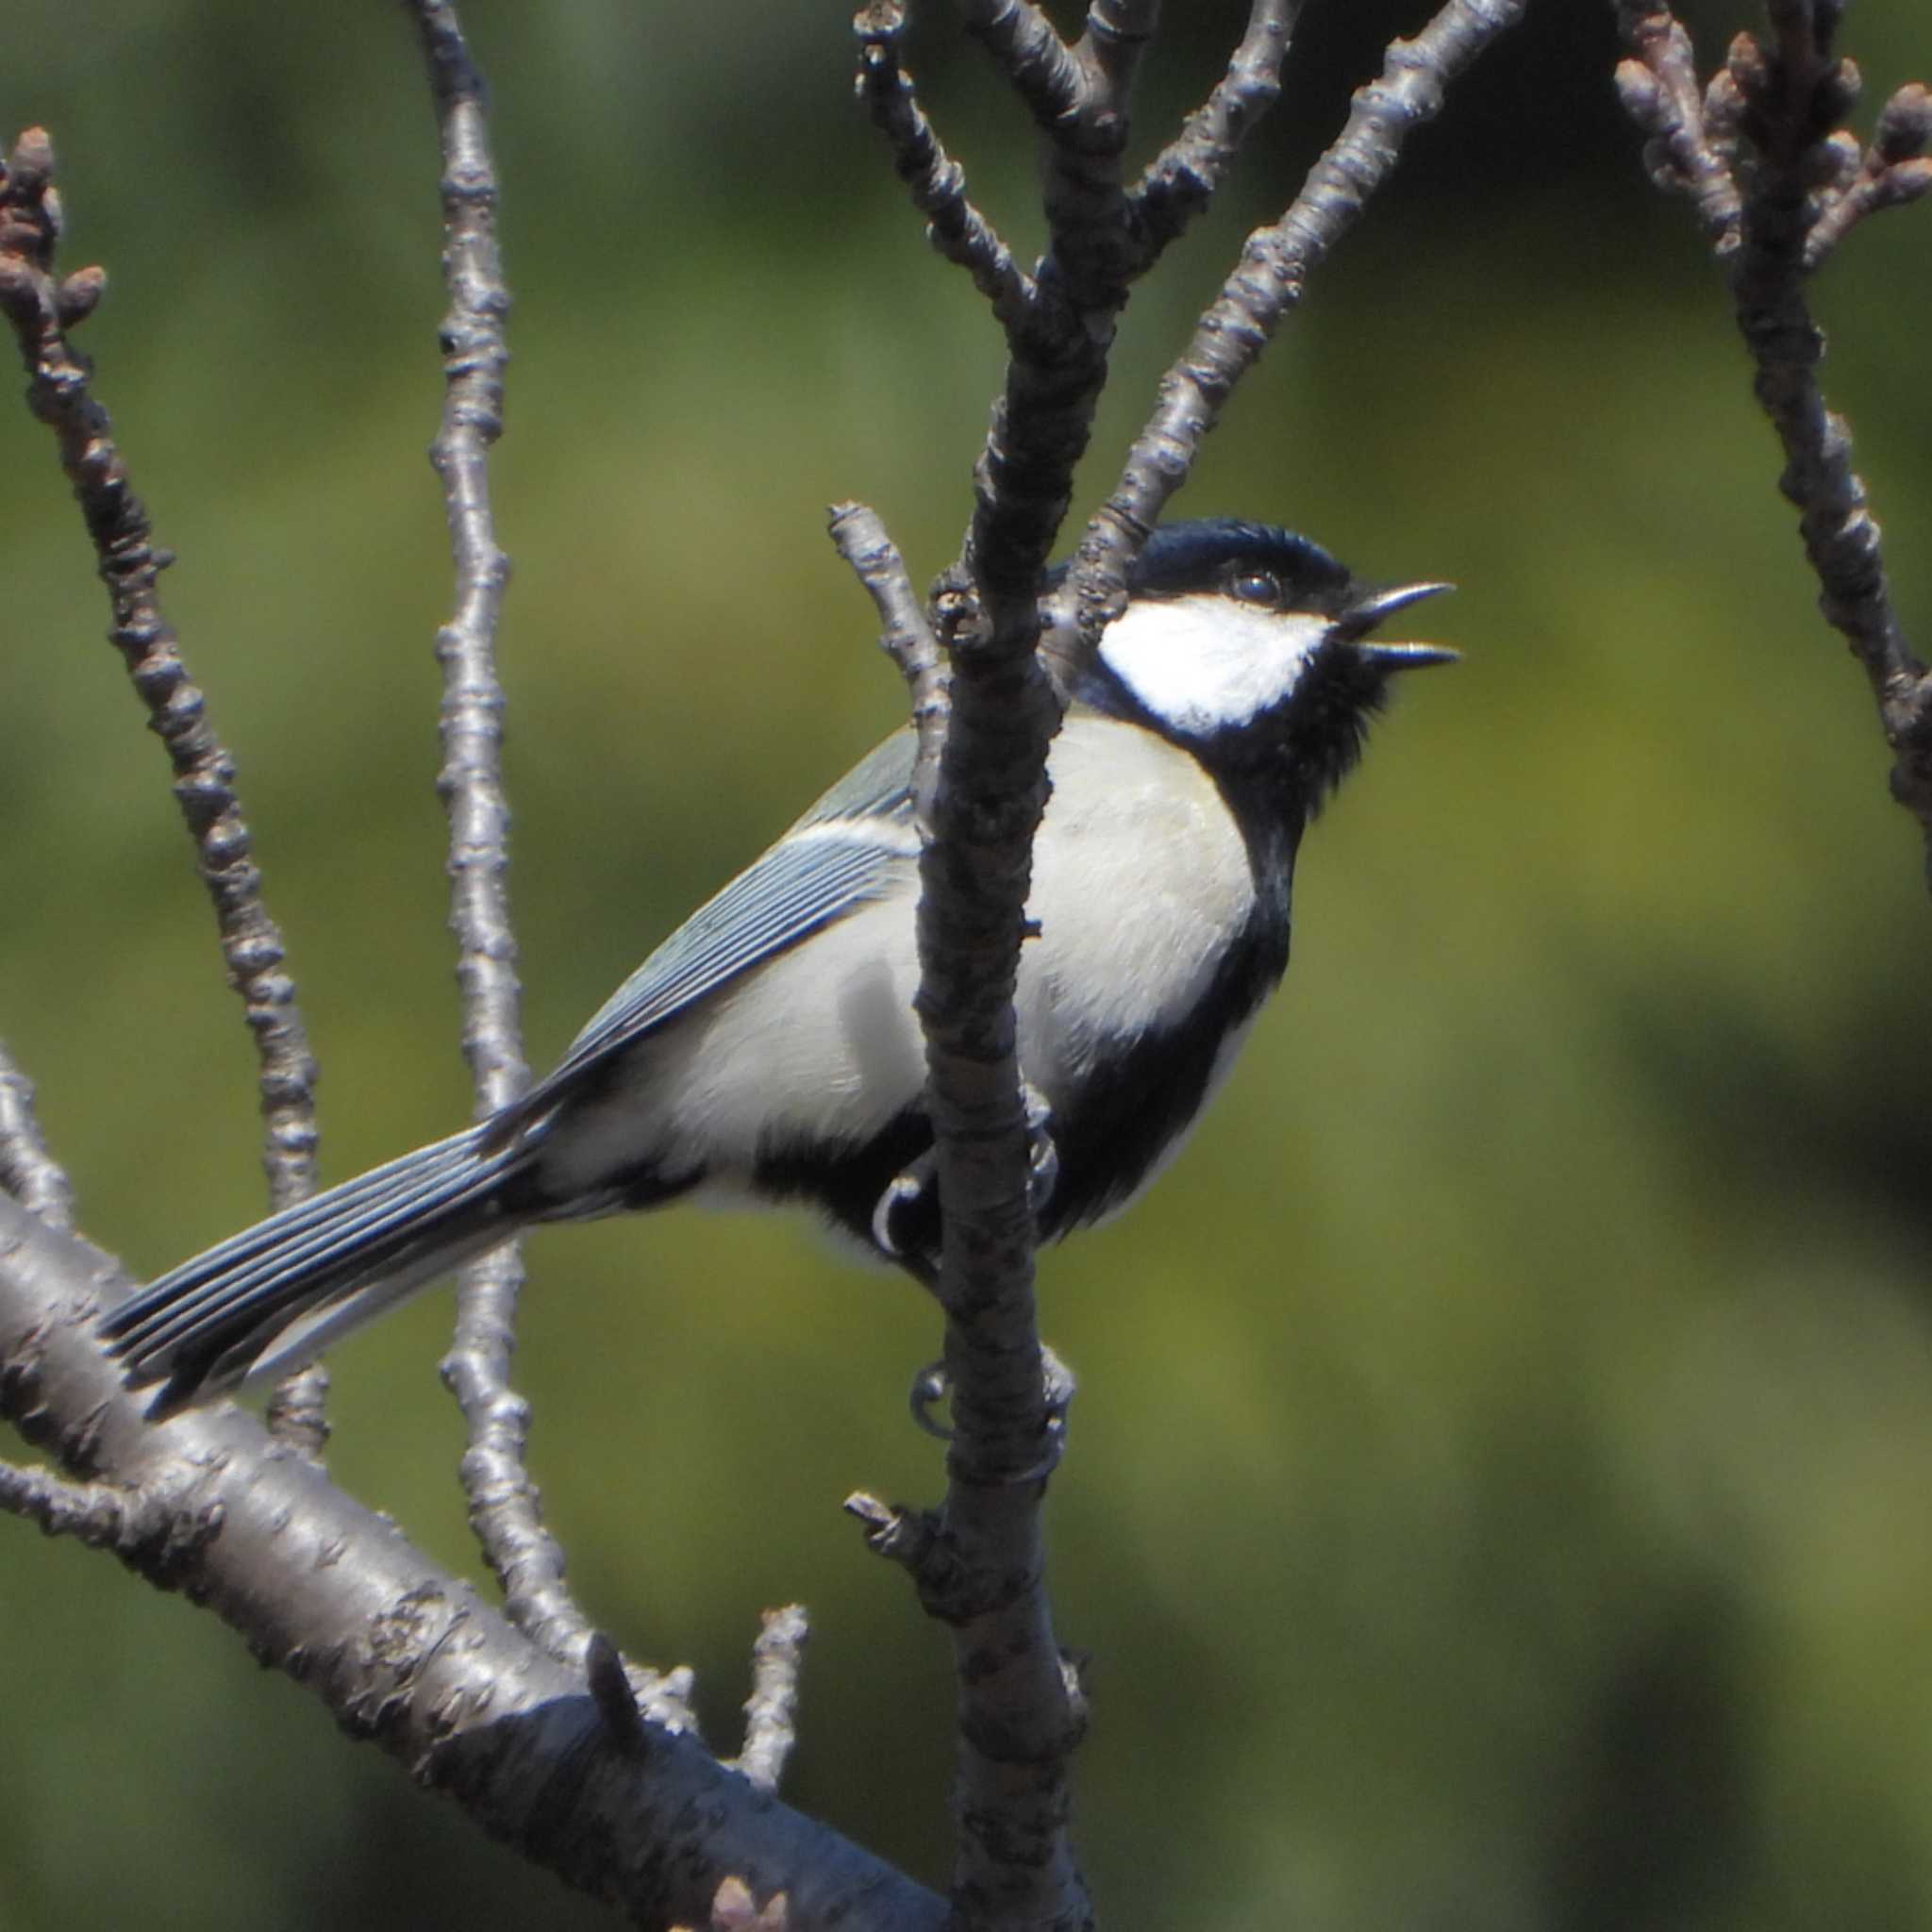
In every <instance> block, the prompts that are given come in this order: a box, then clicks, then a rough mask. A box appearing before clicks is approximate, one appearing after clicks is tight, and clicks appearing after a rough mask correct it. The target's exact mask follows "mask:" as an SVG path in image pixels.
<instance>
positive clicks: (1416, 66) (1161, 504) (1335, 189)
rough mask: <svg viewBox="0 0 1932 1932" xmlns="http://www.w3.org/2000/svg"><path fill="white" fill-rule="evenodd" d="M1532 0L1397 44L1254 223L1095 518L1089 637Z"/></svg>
mask: <svg viewBox="0 0 1932 1932" xmlns="http://www.w3.org/2000/svg"><path fill="white" fill-rule="evenodd" d="M1525 5H1526V0H1448V4H1447V5H1445V6H1444V7H1442V8H1441V9H1440V10H1439V11H1438V12H1437V14H1436V16H1435V17H1434V19H1432V20H1431V21H1430V22H1429V24H1428V25H1426V26H1425V27H1424V29H1423V31H1422V32H1421V33H1420V34H1418V35H1417V36H1416V37H1415V39H1414V40H1412V41H1400V40H1398V41H1395V42H1391V45H1390V48H1389V53H1388V57H1387V58H1386V60H1385V61H1384V63H1383V68H1382V73H1381V75H1380V76H1379V78H1377V79H1375V80H1374V81H1372V82H1371V83H1370V84H1369V85H1368V86H1367V87H1364V88H1362V89H1361V90H1360V91H1359V92H1357V94H1356V96H1355V98H1354V101H1353V102H1352V103H1351V106H1350V109H1349V116H1348V123H1347V125H1346V126H1345V127H1344V128H1343V129H1342V132H1341V137H1340V139H1339V140H1337V141H1336V142H1335V143H1334V145H1333V146H1331V147H1330V148H1329V149H1328V151H1327V152H1326V153H1325V154H1324V155H1323V157H1322V158H1321V159H1320V160H1318V161H1317V162H1316V163H1315V165H1314V167H1313V168H1311V169H1310V170H1309V172H1308V177H1307V181H1306V182H1305V183H1304V184H1303V187H1302V191H1301V192H1300V193H1299V194H1298V195H1297V196H1296V197H1295V199H1294V202H1293V204H1292V206H1291V207H1290V208H1289V209H1288V211H1287V213H1286V214H1284V215H1283V216H1282V218H1281V219H1280V220H1279V221H1278V222H1276V223H1274V225H1272V226H1270V227H1265V228H1257V229H1256V230H1255V232H1254V233H1253V234H1252V235H1250V236H1249V237H1248V240H1247V242H1246V245H1245V246H1244V247H1243V248H1242V250H1241V261H1240V263H1239V265H1238V266H1237V267H1236V269H1235V271H1234V273H1233V274H1232V275H1230V276H1229V277H1228V278H1227V281H1226V282H1225V283H1224V286H1223V288H1222V291H1221V294H1220V295H1219V297H1218V298H1217V299H1216V300H1215V302H1214V303H1213V305H1212V306H1211V307H1210V308H1208V312H1207V313H1206V314H1205V315H1204V316H1203V317H1202V318H1201V325H1200V326H1199V327H1198V328H1197V329H1196V330H1195V332H1194V338H1193V340H1192V341H1191V342H1190V343H1189V345H1188V348H1187V350H1186V352H1185V353H1184V354H1183V355H1182V357H1181V358H1180V359H1179V360H1178V361H1177V362H1176V363H1174V366H1173V367H1172V368H1171V369H1170V370H1169V371H1168V372H1167V374H1166V375H1164V376H1163V377H1162V378H1161V382H1160V400H1159V403H1158V406H1157V408H1156V409H1155V412H1154V414H1153V416H1152V417H1151V418H1150V420H1149V422H1148V424H1147V426H1146V428H1145V429H1143V430H1142V431H1141V435H1140V436H1139V437H1138V438H1137V439H1136V441H1135V442H1134V445H1133V448H1132V449H1131V450H1130V451H1129V452H1128V454H1127V460H1126V465H1125V467H1124V470H1123V472H1122V475H1121V480H1120V483H1119V485H1118V486H1117V487H1116V489H1115V490H1114V492H1113V494H1112V495H1111V496H1110V497H1108V501H1107V503H1106V504H1105V505H1104V506H1103V507H1102V508H1101V509H1100V510H1099V512H1098V513H1097V514H1096V515H1095V517H1094V519H1093V521H1092V522H1091V524H1090V525H1088V527H1087V531H1086V533H1085V535H1084V536H1083V537H1082V538H1081V541H1080V547H1079V552H1078V558H1077V561H1076V565H1075V582H1076V587H1077V595H1078V603H1079V613H1080V627H1081V630H1082V633H1083V634H1084V636H1085V637H1086V638H1087V639H1088V640H1089V641H1090V643H1091V639H1092V638H1093V637H1094V636H1096V635H1097V634H1098V632H1099V630H1100V629H1101V628H1102V627H1103V626H1104V625H1106V624H1107V623H1108V621H1109V620H1110V618H1111V617H1112V616H1114V615H1115V614H1117V612H1118V611H1119V609H1120V608H1121V606H1122V604H1123V602H1124V599H1125V594H1126V591H1125V585H1126V573H1127V567H1128V564H1129V563H1130V561H1131V559H1132V558H1134V557H1135V556H1136V555H1137V554H1138V553H1139V550H1140V547H1141V544H1142V543H1144V542H1145V541H1146V539H1147V533H1148V531H1149V530H1151V529H1152V528H1153V527H1154V525H1156V524H1157V523H1158V521H1159V519H1160V513H1161V511H1162V509H1163V508H1165V507H1166V505H1167V502H1168V499H1169V498H1170V497H1172V496H1173V494H1174V491H1176V490H1178V489H1179V488H1180V486H1181V484H1182V483H1183V482H1184V481H1185V480H1186V478H1187V475H1188V473H1189V471H1190V470H1191V468H1192V466H1193V461H1194V458H1195V456H1196V454H1197V453H1198V452H1199V450H1200V447H1201V443H1202V441H1203V440H1204V439H1205V438H1206V436H1207V435H1208V431H1209V430H1210V429H1212V428H1213V426H1214V425H1215V424H1216V423H1217V422H1218V421H1219V420H1220V416H1221V410H1222V408H1223V406H1224V404H1225V403H1226V401H1227V398H1228V396H1229V394H1230V393H1231V392H1232V391H1233V390H1234V386H1235V384H1236V383H1238V382H1239V381H1240V380H1241V377H1242V376H1243V375H1246V373H1247V372H1248V370H1249V369H1250V368H1252V367H1253V365H1254V364H1255V362H1256V361H1257V359H1258V358H1259V357H1260V354H1261V352H1262V350H1263V349H1265V348H1266V347H1267V345H1268V341H1269V339H1270V338H1271V337H1272V336H1273V335H1274V331H1275V329H1276V328H1278V327H1279V326H1280V325H1281V321H1282V318H1283V317H1284V316H1286V315H1287V314H1288V312H1289V310H1290V309H1291V308H1294V307H1295V306H1296V305H1297V304H1298V303H1299V302H1300V301H1301V298H1302V294H1303V291H1304V290H1305V289H1306V287H1307V278H1308V276H1309V275H1310V274H1312V273H1313V271H1314V270H1315V269H1316V268H1317V267H1319V266H1320V264H1321V263H1322V262H1323V261H1324V259H1325V258H1327V256H1328V255H1329V253H1330V252H1331V251H1332V250H1333V249H1334V247H1335V245H1336V244H1337V242H1340V241H1341V238H1342V237H1343V236H1344V235H1346V234H1347V233H1348V231H1349V230H1350V229H1351V228H1352V227H1354V225H1355V224H1356V222H1357V220H1358V219H1359V218H1360V216H1361V213H1362V210H1363V208H1365V207H1366V206H1367V204H1368V201H1369V198H1370V197H1371V196H1372V195H1373V194H1374V192H1375V191H1376V190H1377V189H1378V188H1380V187H1381V186H1382V184H1383V183H1384V182H1385V181H1387V180H1388V178H1389V176H1390V175H1391V174H1392V173H1393V172H1394V169H1395V165H1396V162H1397V160H1398V159H1399V158H1400V156H1401V153H1402V149H1403V145H1404V143H1405V142H1407V139H1408V137H1409V136H1410V135H1411V134H1413V133H1414V132H1415V131H1416V129H1417V128H1419V127H1423V126H1425V125H1427V124H1428V123H1429V122H1431V121H1433V120H1434V119H1435V118H1436V116H1437V115H1438V114H1439V113H1440V112H1441V108H1442V101H1443V96H1444V92H1445V91H1446V90H1447V88H1448V86H1449V84H1450V83H1451V82H1452V81H1453V80H1454V79H1455V78H1456V77H1457V75H1459V74H1461V73H1463V72H1464V71H1465V70H1466V69H1467V68H1468V67H1469V66H1470V65H1471V63H1472V62H1474V59H1475V58H1476V57H1477V56H1478V55H1479V54H1481V53H1482V52H1483V51H1484V49H1485V48H1487V47H1488V46H1490V45H1491V42H1494V41H1495V40H1496V39H1497V38H1498V36H1500V35H1501V34H1503V33H1505V32H1507V30H1508V29H1509V28H1510V27H1512V26H1514V25H1516V23H1517V22H1518V21H1519V20H1521V19H1522V17H1523V13H1524V6H1525Z"/></svg>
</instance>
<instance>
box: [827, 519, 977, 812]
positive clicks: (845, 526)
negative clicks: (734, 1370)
mask: <svg viewBox="0 0 1932 1932" xmlns="http://www.w3.org/2000/svg"><path fill="white" fill-rule="evenodd" d="M828 521H829V527H830V530H831V533H832V541H833V543H834V544H835V545H836V546H837V548H838V552H839V555H840V556H841V557H842V558H844V559H845V561H846V562H847V563H848V564H850V565H851V566H852V569H853V572H854V574H855V575H857V576H858V581H859V582H860V583H861V584H863V585H864V586H865V589H866V592H867V594H868V595H869V596H870V597H871V598H872V601H873V604H874V607H875V608H877V610H878V614H879V623H880V625H882V626H883V628H882V630H881V631H880V634H879V643H880V645H881V647H882V648H883V649H884V651H885V653H886V655H887V656H888V657H889V658H891V660H892V662H893V663H894V664H895V665H897V666H898V669H899V675H900V676H901V677H903V678H904V679H905V680H906V690H907V693H908V697H909V699H910V701H911V707H912V724H913V728H914V729H915V731H916V732H917V733H918V735H919V751H918V755H917V757H916V758H915V759H914V760H913V766H912V797H913V803H914V808H915V812H916V817H917V823H918V824H919V828H920V831H921V834H922V835H923V836H924V835H925V834H928V833H929V832H930V830H931V826H932V797H933V790H934V787H935V786H936V785H937V783H938V781H939V768H940V749H941V746H942V745H943V744H944V742H945V736H946V719H947V716H948V714H949V712H950V710H951V682H950V679H949V678H948V675H947V671H946V660H945V658H944V657H943V656H941V652H940V646H939V640H938V639H937V638H936V637H934V635H933V629H932V625H931V624H930V623H929V622H928V621H927V619H926V614H925V610H924V607H923V606H922V605H921V603H920V601H919V593H918V592H917V591H915V590H914V589H913V588H912V579H911V577H910V575H908V572H907V569H906V559H905V558H903V557H901V556H900V555H899V550H898V546H897V545H896V544H895V543H894V542H893V541H892V540H891V538H890V537H889V536H888V535H887V534H886V526H885V525H884V524H883V523H881V522H880V520H879V516H878V512H877V511H876V510H873V509H870V508H867V507H866V506H865V505H864V504H862V503H838V504H834V505H833V506H832V508H831V511H830V513H829V520H828Z"/></svg>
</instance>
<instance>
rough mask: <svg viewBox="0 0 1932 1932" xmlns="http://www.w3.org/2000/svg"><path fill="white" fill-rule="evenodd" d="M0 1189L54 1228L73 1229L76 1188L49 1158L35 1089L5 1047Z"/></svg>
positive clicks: (1, 1051)
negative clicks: (36, 1103) (37, 1109)
mask: <svg viewBox="0 0 1932 1932" xmlns="http://www.w3.org/2000/svg"><path fill="white" fill-rule="evenodd" d="M0 1189H4V1190H5V1191H7V1192H8V1193H9V1194H11V1195H12V1196H13V1198H14V1199H15V1200H16V1201H18V1202H19V1203H20V1205H21V1206H22V1207H23V1208H25V1209H26V1211H27V1212H28V1213H29V1214H33V1215H38V1216H39V1217H40V1219H41V1220H42V1221H44V1222H45V1223H46V1224H47V1225H48V1226H49V1227H58V1228H60V1229H62V1230H65V1229H67V1228H71V1227H72V1226H73V1225H74V1184H73V1182H72V1181H70V1180H69V1179H68V1178H67V1170H66V1169H65V1168H63V1167H62V1166H61V1165H60V1163H59V1162H58V1160H56V1159H55V1158H54V1157H53V1156H52V1155H51V1154H49V1153H48V1152H47V1143H46V1141H44V1140H43V1139H42V1135H41V1124H40V1121H39V1119H38V1118H37V1117H36V1115H35V1113H34V1083H33V1082H32V1081H31V1080H29V1079H28V1078H27V1076H26V1075H25V1074H24V1073H22V1072H21V1070H20V1068H19V1067H18V1066H17V1065H15V1063H14V1060H13V1058H12V1056H11V1055H10V1054H9V1053H8V1051H7V1048H6V1047H5V1045H4V1044H0Z"/></svg>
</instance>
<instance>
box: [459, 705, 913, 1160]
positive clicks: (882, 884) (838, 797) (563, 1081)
mask: <svg viewBox="0 0 1932 1932" xmlns="http://www.w3.org/2000/svg"><path fill="white" fill-rule="evenodd" d="M914 750H915V745H914V741H913V737H912V734H911V732H910V731H905V732H900V733H898V734H896V735H895V736H893V737H891V738H889V739H888V740H887V741H885V743H883V744H882V745H880V746H879V747H878V749H877V750H876V751H874V752H873V753H872V754H871V755H870V756H869V757H867V758H863V759H861V760H860V761H859V763H858V765H856V766H855V767H854V768H853V769H852V770H851V771H850V772H848V773H847V774H846V775H845V776H844V777H843V778H842V779H841V780H840V782H839V783H838V784H837V785H835V786H833V788H832V789H831V790H830V791H827V792H826V793H825V795H824V797H823V798H821V799H820V800H819V801H818V802H817V803H816V804H815V805H814V806H813V807H812V808H811V809H810V810H809V811H808V812H807V813H806V814H805V816H804V817H803V818H801V819H800V820H799V821H798V822H797V823H796V824H794V825H793V826H792V827H791V830H790V831H788V832H787V833H786V834H785V836H784V837H783V838H782V839H780V840H779V841H778V842H777V843H776V844H775V845H774V846H773V847H772V848H771V849H770V850H769V851H768V852H766V853H765V854H764V855H763V856H762V857H760V858H757V859H755V860H754V861H753V862H752V863H751V864H750V865H749V866H747V867H746V868H745V870H744V871H743V872H741V873H740V874H739V875H738V876H737V877H736V878H735V879H733V880H732V881H731V883H730V884H729V885H728V886H726V887H725V888H724V891H721V892H719V893H718V894H717V895H716V897H714V898H711V899H708V900H707V901H706V902H705V904H704V905H703V906H701V907H699V908H698V909H697V910H696V911H695V912H693V913H692V914H691V917H690V918H689V919H688V920H686V921H685V923H684V924H682V925H681V926H679V927H678V928H677V930H676V931H675V932H674V933H673V934H672V935H671V937H670V938H669V939H667V940H666V941H664V943H663V944H662V945H661V946H659V947H658V950H657V951H656V952H655V953H653V954H652V955H651V957H650V958H648V959H646V960H645V961H644V963H643V964H642V965H641V966H640V967H639V968H638V970H637V971H636V972H635V973H633V974H631V976H630V977H629V978H628V979H626V980H625V982H624V984H623V985H622V986H620V987H619V988H618V989H617V991H615V992H614V993H612V994H611V996H610V997H609V999H608V1000H607V1001H606V1002H605V1003H604V1005H603V1006H602V1007H601V1008H599V1009H598V1010H597V1012H596V1013H594V1014H593V1015H592V1016H591V1022H590V1024H588V1025H587V1026H586V1027H585V1028H584V1030H583V1031H582V1032H581V1033H579V1034H578V1035H577V1037H576V1039H575V1041H572V1042H571V1046H570V1050H569V1051H568V1052H567V1053H566V1054H565V1055H564V1057H563V1058H562V1059H561V1060H560V1061H558V1064H557V1066H556V1067H555V1068H553V1069H552V1071H551V1072H550V1073H548V1074H545V1075H544V1076H543V1078H542V1079H541V1080H540V1081H538V1082H537V1084H536V1085H535V1086H533V1087H532V1088H531V1089H530V1090H529V1091H528V1092H527V1093H525V1094H524V1095H523V1096H522V1098H521V1099H519V1100H517V1101H515V1102H514V1103H513V1104H512V1105H511V1106H510V1107H508V1108H505V1109H504V1111H503V1112H502V1113H500V1114H498V1115H497V1116H496V1117H495V1119H494V1120H493V1121H491V1124H490V1125H489V1128H488V1129H487V1133H488V1141H489V1143H490V1144H491V1145H501V1144H503V1142H504V1141H507V1140H508V1139H511V1138H514V1137H515V1136H517V1135H519V1134H521V1133H522V1132H523V1131H524V1130H525V1128H526V1127H528V1126H529V1125H530V1124H531V1123H532V1122H534V1121H535V1120H536V1119H538V1118H539V1116H541V1114H542V1113H543V1112H544V1111H545V1110H546V1109H547V1108H549V1107H550V1106H551V1105H552V1104H553V1103H554V1102H555V1101H556V1100H557V1098H558V1095H559V1094H560V1093H561V1092H562V1091H564V1090H565V1089H566V1088H567V1087H568V1086H570V1085H571V1084H572V1083H574V1082H575V1081H576V1080H578V1079H579V1078H580V1077H581V1076H582V1075H583V1074H585V1073H587V1072H588V1071H590V1070H591V1068H593V1067H595V1066H598V1065H601V1064H603V1063H604V1062H606V1061H608V1060H609V1059H610V1058H613V1057H614V1056H615V1055H617V1054H619V1053H622V1052H623V1051H624V1050H625V1048H626V1047H629V1046H633V1045H635V1044H636V1043H637V1042H638V1041H641V1040H642V1039H643V1038H644V1037H645V1036H646V1035H647V1034H649V1033H651V1032H653V1031H654V1030H655V1029H656V1028H658V1027H659V1026H662V1025H664V1024H666V1023H667V1022H669V1021H671V1020H673V1019H675V1018H676V1016H677V1015H678V1014H680V1013H683V1012H685V1011H687V1010H688V1009H689V1008H691V1007H693V1006H695V1005H696V1004H697V1003H698V1002H699V1001H701V1000H703V999H705V998H707V997H708V995H709V994H711V993H714V992H716V991H718V990H719V989H720V988H721V987H723V986H724V985H726V984H728V983H729V982H730V981H731V980H734V979H736V978H738V977H739V976H740V975H741V974H744V973H747V972H749V971H750V970H751V969H752V968H753V967H754V966H757V965H759V964H760V963H762V962H763V961H764V960H766V959H770V958H774V957H775V956H776V955H777V954H779V953H782V952H784V951H786V950H787V948H789V947H791V946H794V945H796V944H797V943H798V942H799V941H801V940H804V939H808V938H809V937H810V935H811V934H813V933H815V932H818V931H820V930H822V929H823V928H824V927H825V926H827V925H830V924H833V922H834V921H836V920H839V919H842V918H843V917H844V916H845V914H846V913H848V912H851V911H854V910H855V909H856V908H858V907H860V906H863V905H865V904H867V903H868V902H870V901H871V900H873V899H875V898H877V897H878V895H879V894H880V893H881V892H882V891H885V890H887V888H888V887H889V886H891V884H893V883H894V882H895V881H896V880H897V879H898V878H900V877H901V876H903V870H904V867H905V866H906V864H907V863H908V860H909V859H910V858H912V856H913V855H914V854H915V853H916V851H917V841H916V834H915V831H914V828H913V824H912V801H911V794H910V791H909V789H908V788H909V784H910V780H911V774H912V760H913V756H914ZM846 827H850V831H849V834H848V833H847V831H846V829H845V828H846Z"/></svg>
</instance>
